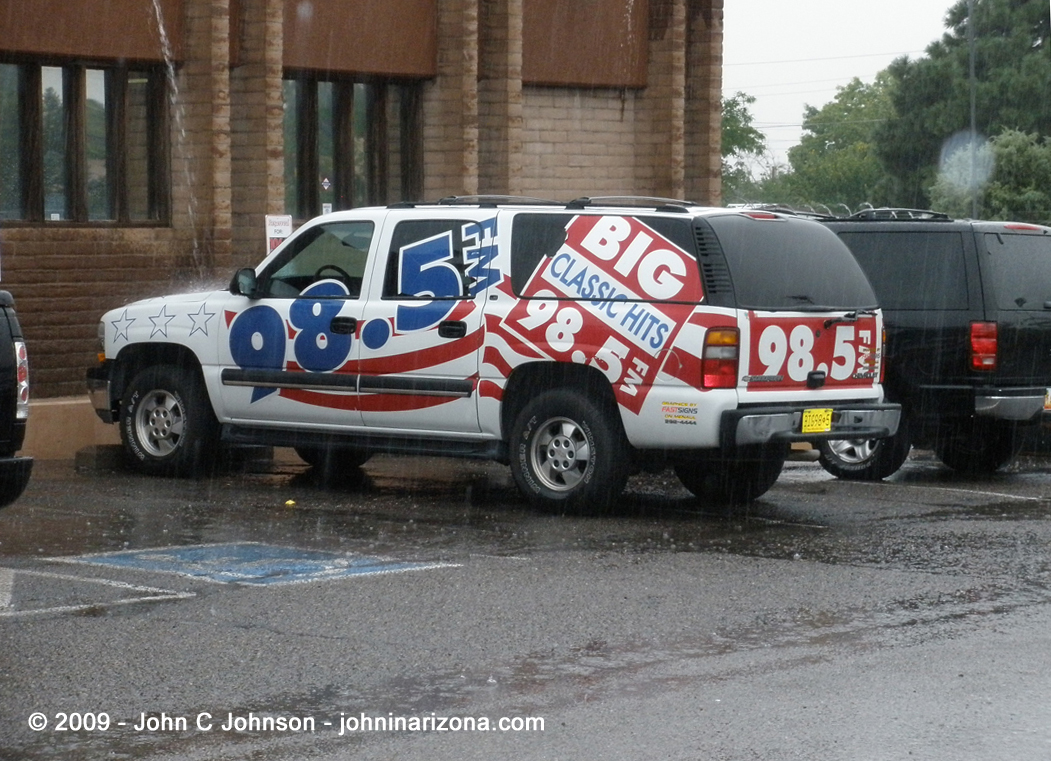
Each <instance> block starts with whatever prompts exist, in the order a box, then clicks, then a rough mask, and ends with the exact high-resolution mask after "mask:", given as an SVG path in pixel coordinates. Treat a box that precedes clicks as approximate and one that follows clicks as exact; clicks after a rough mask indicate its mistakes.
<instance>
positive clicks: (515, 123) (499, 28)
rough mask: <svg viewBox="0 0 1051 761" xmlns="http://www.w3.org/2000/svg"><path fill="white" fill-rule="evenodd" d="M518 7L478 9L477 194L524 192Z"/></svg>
mask: <svg viewBox="0 0 1051 761" xmlns="http://www.w3.org/2000/svg"><path fill="white" fill-rule="evenodd" d="M522 2H523V0H493V2H485V3H483V4H482V15H481V19H480V27H481V34H480V35H479V36H480V39H481V50H480V62H479V68H480V74H481V81H480V83H479V93H478V98H479V102H480V111H481V117H480V125H481V130H480V140H479V147H478V153H479V164H480V167H479V189H480V192H482V193H494V194H508V195H521V193H522Z"/></svg>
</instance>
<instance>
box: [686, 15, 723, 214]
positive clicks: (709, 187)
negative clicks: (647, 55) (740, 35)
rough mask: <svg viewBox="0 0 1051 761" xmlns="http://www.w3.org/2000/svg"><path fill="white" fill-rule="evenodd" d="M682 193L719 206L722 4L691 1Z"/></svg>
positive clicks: (720, 176) (701, 201) (720, 173)
mask: <svg viewBox="0 0 1051 761" xmlns="http://www.w3.org/2000/svg"><path fill="white" fill-rule="evenodd" d="M688 31H689V35H688V44H687V48H686V50H687V61H686V70H687V83H686V88H687V89H686V103H687V113H686V166H687V172H686V192H687V195H688V196H689V197H690V198H692V199H693V200H695V201H697V202H699V203H704V204H709V205H712V206H716V205H719V204H721V203H722V87H723V0H689V30H688Z"/></svg>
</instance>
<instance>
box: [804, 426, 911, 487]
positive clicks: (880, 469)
mask: <svg viewBox="0 0 1051 761" xmlns="http://www.w3.org/2000/svg"><path fill="white" fill-rule="evenodd" d="M911 449H912V439H911V437H910V436H909V432H908V430H907V429H906V428H905V421H904V419H903V420H902V421H901V424H900V426H899V427H898V432H897V433H896V434H894V435H893V436H890V437H888V438H885V439H836V440H834V441H820V442H818V445H817V451H818V462H820V463H821V467H823V468H824V469H825V470H827V471H828V472H829V473H831V474H832V475H834V476H835V477H836V478H843V479H846V480H849V481H880V480H882V479H884V478H886V477H887V476H889V475H891V474H893V473H896V472H897V471H898V469H899V468H901V466H902V465H903V464H904V463H905V460H906V459H907V458H908V456H909V451H910V450H911Z"/></svg>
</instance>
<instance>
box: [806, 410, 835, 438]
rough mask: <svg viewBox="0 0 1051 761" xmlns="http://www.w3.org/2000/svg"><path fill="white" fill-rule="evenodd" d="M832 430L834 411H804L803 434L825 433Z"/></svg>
mask: <svg viewBox="0 0 1051 761" xmlns="http://www.w3.org/2000/svg"><path fill="white" fill-rule="evenodd" d="M831 430H832V410H829V409H814V410H803V433H824V432H825V431H831Z"/></svg>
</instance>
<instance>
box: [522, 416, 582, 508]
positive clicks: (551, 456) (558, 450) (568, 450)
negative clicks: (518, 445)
mask: <svg viewBox="0 0 1051 761" xmlns="http://www.w3.org/2000/svg"><path fill="white" fill-rule="evenodd" d="M529 456H530V460H531V462H532V466H533V472H534V473H535V474H536V476H537V478H538V479H540V481H541V482H542V483H543V485H544V486H545V487H547V488H548V489H550V490H551V491H556V492H569V491H572V490H573V489H575V488H576V487H577V485H578V484H579V483H580V481H581V480H582V479H583V478H584V474H585V473H586V472H587V469H588V463H589V461H590V460H591V447H590V445H589V444H588V439H587V436H586V435H585V433H584V430H583V429H582V428H581V427H580V426H579V425H578V424H577V423H575V422H574V421H572V420H570V419H569V418H564V417H557V418H551V419H550V420H548V421H547V422H545V423H544V424H543V425H541V426H540V427H539V428H538V429H537V432H536V433H535V434H534V435H533V440H532V444H531V445H530V451H529Z"/></svg>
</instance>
